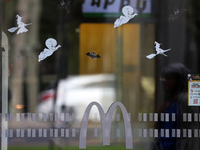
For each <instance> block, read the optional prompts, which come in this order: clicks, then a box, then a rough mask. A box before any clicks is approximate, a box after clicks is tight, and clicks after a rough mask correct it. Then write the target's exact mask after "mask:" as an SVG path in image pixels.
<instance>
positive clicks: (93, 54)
mask: <svg viewBox="0 0 200 150" xmlns="http://www.w3.org/2000/svg"><path fill="white" fill-rule="evenodd" d="M86 55H87V56H89V57H91V58H92V59H93V58H97V59H98V58H101V57H100V56H99V54H96V53H95V52H91V53H90V52H87V53H86Z"/></svg>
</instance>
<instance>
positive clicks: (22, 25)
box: [8, 15, 32, 34]
mask: <svg viewBox="0 0 200 150" xmlns="http://www.w3.org/2000/svg"><path fill="white" fill-rule="evenodd" d="M16 17H17V25H18V27H12V28H10V29H8V31H9V32H11V33H13V32H15V31H16V30H17V29H19V30H18V31H17V34H19V33H23V32H27V31H28V29H26V27H25V26H28V25H31V24H32V23H29V24H25V23H23V22H22V17H20V16H19V15H17V16H16Z"/></svg>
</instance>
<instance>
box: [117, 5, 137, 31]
mask: <svg viewBox="0 0 200 150" xmlns="http://www.w3.org/2000/svg"><path fill="white" fill-rule="evenodd" d="M122 13H123V14H124V16H120V18H118V19H117V20H116V21H115V22H114V28H116V27H119V26H121V25H123V24H125V23H127V22H128V21H129V20H130V19H132V18H133V17H135V16H136V15H138V14H137V13H134V10H133V8H132V7H131V6H124V7H123V8H122Z"/></svg>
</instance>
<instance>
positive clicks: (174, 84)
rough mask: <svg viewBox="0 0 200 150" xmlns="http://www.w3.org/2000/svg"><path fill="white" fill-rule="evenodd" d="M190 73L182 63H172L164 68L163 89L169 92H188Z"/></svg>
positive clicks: (162, 74)
mask: <svg viewBox="0 0 200 150" xmlns="http://www.w3.org/2000/svg"><path fill="white" fill-rule="evenodd" d="M189 73H190V71H189V69H187V68H186V67H185V66H184V65H183V64H181V63H175V64H170V65H168V66H166V67H165V68H163V70H162V73H161V76H162V82H163V89H164V91H165V92H167V93H181V92H186V91H187V87H188V81H187V75H188V74H189Z"/></svg>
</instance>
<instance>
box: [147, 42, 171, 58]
mask: <svg viewBox="0 0 200 150" xmlns="http://www.w3.org/2000/svg"><path fill="white" fill-rule="evenodd" d="M155 44H156V45H155V48H156V54H149V55H147V56H146V57H147V58H148V59H152V58H154V57H155V56H156V55H158V54H161V55H164V56H167V55H166V54H164V53H165V52H167V51H169V50H171V49H167V50H163V49H161V48H160V45H161V43H158V42H156V41H155Z"/></svg>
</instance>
